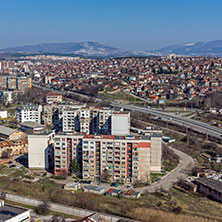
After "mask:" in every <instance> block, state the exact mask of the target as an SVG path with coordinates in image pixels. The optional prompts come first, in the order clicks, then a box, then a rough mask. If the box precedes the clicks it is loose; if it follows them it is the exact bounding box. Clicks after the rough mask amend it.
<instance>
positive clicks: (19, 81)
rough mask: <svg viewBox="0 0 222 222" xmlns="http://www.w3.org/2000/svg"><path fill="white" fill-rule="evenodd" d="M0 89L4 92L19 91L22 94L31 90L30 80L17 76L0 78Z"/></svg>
mask: <svg viewBox="0 0 222 222" xmlns="http://www.w3.org/2000/svg"><path fill="white" fill-rule="evenodd" d="M0 88H1V89H4V90H19V91H22V92H24V91H25V90H27V89H28V88H32V79H31V78H29V77H25V76H22V77H18V76H6V75H1V76H0Z"/></svg>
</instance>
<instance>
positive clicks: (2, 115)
mask: <svg viewBox="0 0 222 222" xmlns="http://www.w3.org/2000/svg"><path fill="white" fill-rule="evenodd" d="M7 117H8V111H7V110H4V111H0V118H2V119H4V118H7Z"/></svg>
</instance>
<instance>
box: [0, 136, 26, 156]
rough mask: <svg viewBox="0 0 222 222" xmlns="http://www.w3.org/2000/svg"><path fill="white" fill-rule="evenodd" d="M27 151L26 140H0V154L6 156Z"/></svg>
mask: <svg viewBox="0 0 222 222" xmlns="http://www.w3.org/2000/svg"><path fill="white" fill-rule="evenodd" d="M27 152H28V140H27V139H25V138H24V139H19V140H10V141H2V142H0V156H1V157H8V156H13V155H19V154H24V153H27Z"/></svg>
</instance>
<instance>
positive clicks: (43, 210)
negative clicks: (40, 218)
mask: <svg viewBox="0 0 222 222" xmlns="http://www.w3.org/2000/svg"><path fill="white" fill-rule="evenodd" d="M36 213H37V214H40V215H47V214H49V205H48V203H47V202H46V201H44V202H42V203H41V204H39V206H38V207H37V208H36Z"/></svg>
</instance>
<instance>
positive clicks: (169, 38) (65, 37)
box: [0, 0, 222, 50]
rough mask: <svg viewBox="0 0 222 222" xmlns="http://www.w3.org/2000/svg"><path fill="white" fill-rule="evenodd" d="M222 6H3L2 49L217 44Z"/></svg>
mask: <svg viewBox="0 0 222 222" xmlns="http://www.w3.org/2000/svg"><path fill="white" fill-rule="evenodd" d="M221 4H222V3H221V2H219V1H218V0H214V1H213V2H211V4H209V2H208V1H199V0H198V1H195V2H192V1H190V0H189V1H186V3H178V2H177V1H175V0H170V1H162V0H161V1H158V2H154V1H144V0H139V1H137V2H135V1H125V0H123V1H121V2H118V1H112V3H108V2H103V1H100V0H96V1H93V2H91V1H84V2H79V1H69V0H66V1H65V2H60V1H51V0H47V1H44V2H43V1H38V2H29V1H26V0H22V1H16V0H13V1H10V2H2V8H4V10H3V12H2V13H1V15H0V24H1V36H0V48H6V47H14V46H22V45H32V44H39V43H50V42H53V43H54V42H55V43H61V42H84V41H95V42H102V43H104V44H106V45H111V46H114V47H118V48H122V49H129V50H131V49H135V50H142V49H143V50H152V49H158V48H162V47H165V46H169V45H174V44H179V43H187V42H198V41H212V40H218V39H221V34H222V32H221V31H220V30H219V29H218V28H217V27H219V26H220V21H221V15H220V12H219V9H220V6H221ZM181 12H182V13H181ZM208 15H210V16H208Z"/></svg>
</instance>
